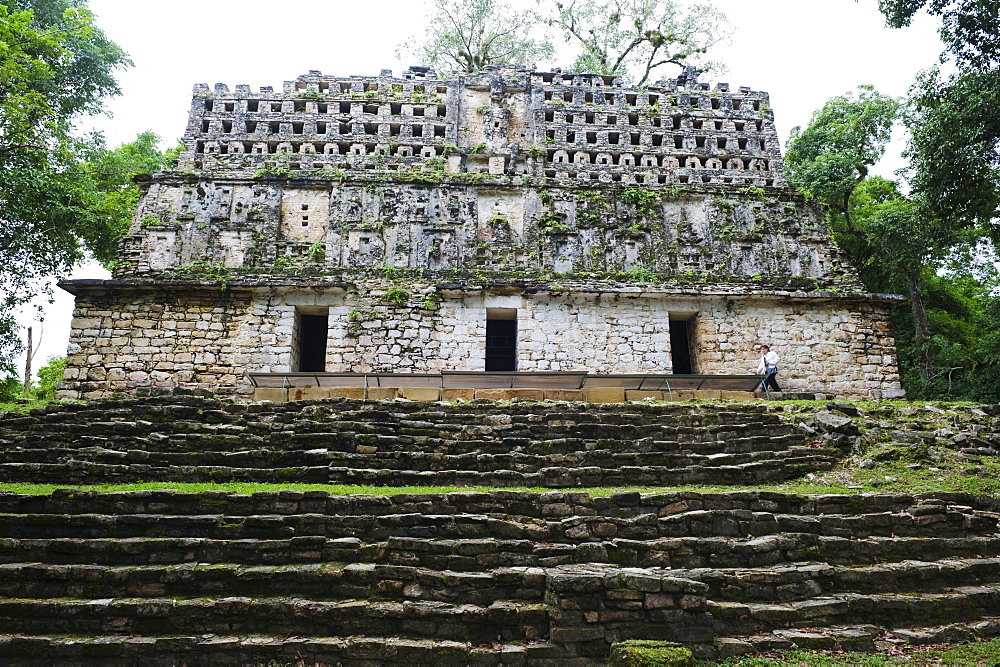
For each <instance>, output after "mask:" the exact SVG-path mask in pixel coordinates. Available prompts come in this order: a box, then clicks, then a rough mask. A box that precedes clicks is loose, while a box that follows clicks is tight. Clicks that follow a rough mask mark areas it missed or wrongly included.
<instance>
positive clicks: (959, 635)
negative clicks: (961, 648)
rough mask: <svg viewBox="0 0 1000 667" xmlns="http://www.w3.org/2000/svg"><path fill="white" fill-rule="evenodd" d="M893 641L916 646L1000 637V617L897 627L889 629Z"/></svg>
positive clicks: (890, 638)
mask: <svg viewBox="0 0 1000 667" xmlns="http://www.w3.org/2000/svg"><path fill="white" fill-rule="evenodd" d="M886 634H887V639H888V640H889V641H891V642H893V643H896V642H899V643H905V644H910V645H914V646H919V645H923V644H958V643H961V642H971V641H983V640H987V639H992V638H994V637H1000V617H997V616H993V617H985V618H981V619H979V620H978V621H974V622H969V623H949V624H947V625H937V626H933V627H929V628H897V629H894V630H891V631H889V632H888V633H886Z"/></svg>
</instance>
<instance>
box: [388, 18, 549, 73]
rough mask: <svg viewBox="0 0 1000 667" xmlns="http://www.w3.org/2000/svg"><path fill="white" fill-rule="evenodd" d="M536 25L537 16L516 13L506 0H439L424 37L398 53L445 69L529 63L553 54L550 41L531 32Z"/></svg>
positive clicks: (412, 40)
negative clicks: (412, 56)
mask: <svg viewBox="0 0 1000 667" xmlns="http://www.w3.org/2000/svg"><path fill="white" fill-rule="evenodd" d="M536 25H537V21H536V19H535V16H534V14H532V13H531V12H527V11H515V10H514V9H513V8H512V7H511V6H510V5H508V4H507V3H506V2H503V0H435V2H434V13H433V15H432V16H430V17H429V21H428V26H427V32H426V34H425V37H424V39H423V41H421V40H419V38H413V39H411V40H408V42H407V43H406V44H403V45H401V46H400V49H399V51H400V53H407V54H410V55H414V56H416V57H417V58H418V59H419V60H420V62H424V63H427V64H428V65H433V66H434V67H436V68H437V69H438V71H439V72H442V73H450V72H466V73H474V72H481V71H482V70H484V69H485V68H486V67H487V66H488V65H496V64H511V65H526V66H531V65H534V62H535V60H536V59H537V58H544V57H547V56H549V55H551V54H552V44H551V43H549V42H548V40H546V39H545V38H543V37H534V36H532V32H533V30H534V29H535V27H536ZM411 44H415V45H416V46H411Z"/></svg>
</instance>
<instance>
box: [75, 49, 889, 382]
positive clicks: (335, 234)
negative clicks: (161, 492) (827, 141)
mask: <svg viewBox="0 0 1000 667" xmlns="http://www.w3.org/2000/svg"><path fill="white" fill-rule="evenodd" d="M185 144H186V146H187V148H188V151H187V152H185V153H183V154H182V155H181V157H180V160H179V164H178V167H177V170H176V171H171V172H160V173H156V174H152V175H151V176H149V177H147V178H144V179H143V180H142V182H141V185H142V186H143V188H144V194H143V198H142V200H141V201H140V204H139V207H138V210H137V212H136V216H135V219H134V221H133V225H132V228H131V230H130V235H129V236H128V237H127V238H126V239H125V240H124V242H123V244H122V249H121V260H122V261H121V263H120V266H119V268H118V269H117V270H116V272H115V275H114V279H113V280H110V281H86V280H77V281H69V282H67V283H64V287H66V288H67V289H69V290H70V291H72V292H74V293H75V294H76V295H77V313H76V320H75V322H74V328H73V334H72V339H71V342H70V363H69V365H68V369H67V374H66V381H67V384H66V387H65V388H64V391H63V395H65V396H84V397H91V396H98V395H103V394H107V393H110V392H118V391H130V390H133V389H134V388H136V387H140V386H146V385H157V386H173V385H177V384H180V385H188V384H193V385H200V386H206V387H212V388H214V389H216V390H219V391H221V392H222V393H224V394H229V395H247V394H249V393H250V391H251V387H250V383H249V380H248V376H247V374H248V373H252V372H294V371H299V370H303V371H316V370H323V369H325V370H327V371H350V372H400V371H402V372H434V371H439V370H470V371H476V370H479V371H481V370H484V369H486V370H491V369H490V367H489V362H487V361H486V359H487V357H488V356H490V354H491V346H492V345H494V343H491V342H490V341H491V340H495V339H498V338H502V337H506V338H510V339H511V340H512V341H513V342H511V343H510V345H509V349H508V348H504V350H505V351H504V352H503V354H507V355H509V358H507V357H505V358H504V361H503V362H502V363H509V364H510V365H511V366H512V368H511V370H512V369H516V370H522V371H532V370H589V371H591V372H594V373H635V372H649V373H664V372H666V373H669V372H671V371H678V369H680V368H682V367H683V370H687V371H688V372H696V373H712V374H733V373H746V372H747V371H749V370H751V369H752V368H753V367H754V366H755V365H756V357H755V352H754V347H753V346H754V345H755V344H758V343H760V342H762V341H766V342H769V343H771V344H772V345H773V346H774V347H775V349H776V350H777V351H778V352H779V354H780V355H781V356H782V360H783V371H782V379H783V381H784V384H785V385H786V386H787V387H789V388H792V389H805V388H809V389H816V390H824V391H831V392H835V393H839V394H860V395H882V396H892V395H899V393H900V392H899V381H898V374H897V370H896V363H895V351H894V344H893V340H892V336H891V332H890V330H889V323H888V309H889V308H890V307H891V305H892V301H893V300H894V299H893V297H891V296H886V295H871V294H866V293H864V291H863V288H862V286H861V285H860V283H859V281H858V280H857V277H856V276H855V274H854V273H853V270H852V269H851V268H850V267H849V266H848V265H847V264H846V261H845V259H844V257H843V255H842V253H841V252H840V251H839V250H838V249H837V248H836V247H835V246H834V245H833V244H832V243H831V242H830V240H829V235H828V230H827V229H826V227H825V224H824V222H823V217H822V212H821V211H819V210H817V209H816V208H815V207H813V206H811V205H810V204H808V203H806V202H805V201H804V200H803V199H802V197H801V196H800V195H798V194H797V193H795V192H794V191H792V190H790V189H788V187H787V185H786V183H785V180H784V176H783V171H782V163H781V156H780V152H779V146H778V140H777V135H776V132H775V130H774V124H773V114H772V112H771V110H770V108H769V106H768V97H767V95H766V94H765V93H759V92H754V91H751V90H749V89H747V88H739V89H738V90H735V91H733V90H730V89H729V86H728V85H726V84H718V85H716V87H715V88H714V89H709V86H708V85H707V84H703V83H699V82H698V81H697V80H696V78H695V77H694V75H693V74H692V73H690V72H689V73H687V74H685V75H683V76H681V77H679V78H678V79H669V80H664V81H660V82H658V84H657V85H655V86H653V87H651V88H649V89H631V88H627V87H625V86H623V84H622V82H621V81H620V80H618V79H616V78H613V77H601V76H596V75H575V74H563V73H561V72H554V73H539V72H530V71H526V70H521V69H514V68H498V69H494V70H490V71H487V72H485V73H483V74H480V75H472V76H460V77H456V78H452V79H448V80H444V79H439V78H436V77H435V75H434V73H433V72H432V71H430V70H427V69H425V68H411V70H410V71H408V72H406V73H404V74H403V76H402V77H393V76H392V75H391V73H390V72H385V71H384V72H383V73H382V74H381V75H380V76H378V77H349V78H339V77H329V76H323V75H321V74H320V73H319V72H310V73H309V74H308V75H304V76H302V77H299V78H298V79H297V80H295V81H291V82H287V83H286V84H285V87H284V89H283V90H282V91H281V92H275V91H273V90H272V89H271V88H262V89H260V91H259V92H252V91H251V90H250V89H249V87H247V86H237V88H236V90H235V92H230V91H229V90H228V88H227V87H226V86H223V85H221V84H219V85H216V87H215V89H214V91H213V90H210V89H209V88H208V87H207V86H204V85H199V86H196V87H195V89H194V97H193V102H192V109H191V115H190V121H189V124H188V128H187V132H186V134H185ZM317 322H318V323H319V324H317ZM491 322H494V323H495V322H507V323H508V324H506V325H505V327H506V328H504V329H503V331H504V332H505V333H504V334H503V336H499V335H498V334H496V333H489V329H490V327H491V326H499V325H491V324H490V323H491ZM511 322H513V323H512V324H511ZM671 329H673V330H674V336H673V338H672V337H671ZM499 330H500V329H499V328H496V329H494V332H496V331H499ZM317 336H318V337H319V338H322V345H321V346H320V348H316V347H315V344H311V343H307V342H303V341H306V340H307V339H310V337H312V338H313V339H315V338H316V337H317ZM684 341H686V342H684ZM310 345H312V347H310ZM681 347H684V348H687V349H685V350H681V349H680V348H681ZM316 349H319V350H320V351H319V352H316ZM317 355H318V358H317ZM493 370H504V369H502V368H496V367H494V368H493Z"/></svg>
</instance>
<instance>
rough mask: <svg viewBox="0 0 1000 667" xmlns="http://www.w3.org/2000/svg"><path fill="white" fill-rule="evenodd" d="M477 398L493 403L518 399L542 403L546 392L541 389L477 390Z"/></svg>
mask: <svg viewBox="0 0 1000 667" xmlns="http://www.w3.org/2000/svg"><path fill="white" fill-rule="evenodd" d="M476 398H486V399H489V400H491V401H509V400H511V399H512V398H516V399H519V400H522V401H541V400H543V399H544V398H545V392H544V391H543V390H541V389H477V390H476Z"/></svg>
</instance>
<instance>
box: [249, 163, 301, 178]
mask: <svg viewBox="0 0 1000 667" xmlns="http://www.w3.org/2000/svg"><path fill="white" fill-rule="evenodd" d="M294 175H295V172H294V171H292V170H291V169H289V168H288V167H287V166H285V165H284V164H269V165H265V166H264V167H262V168H261V169H258V170H257V171H256V172H254V175H253V177H254V178H292V177H293V176H294Z"/></svg>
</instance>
